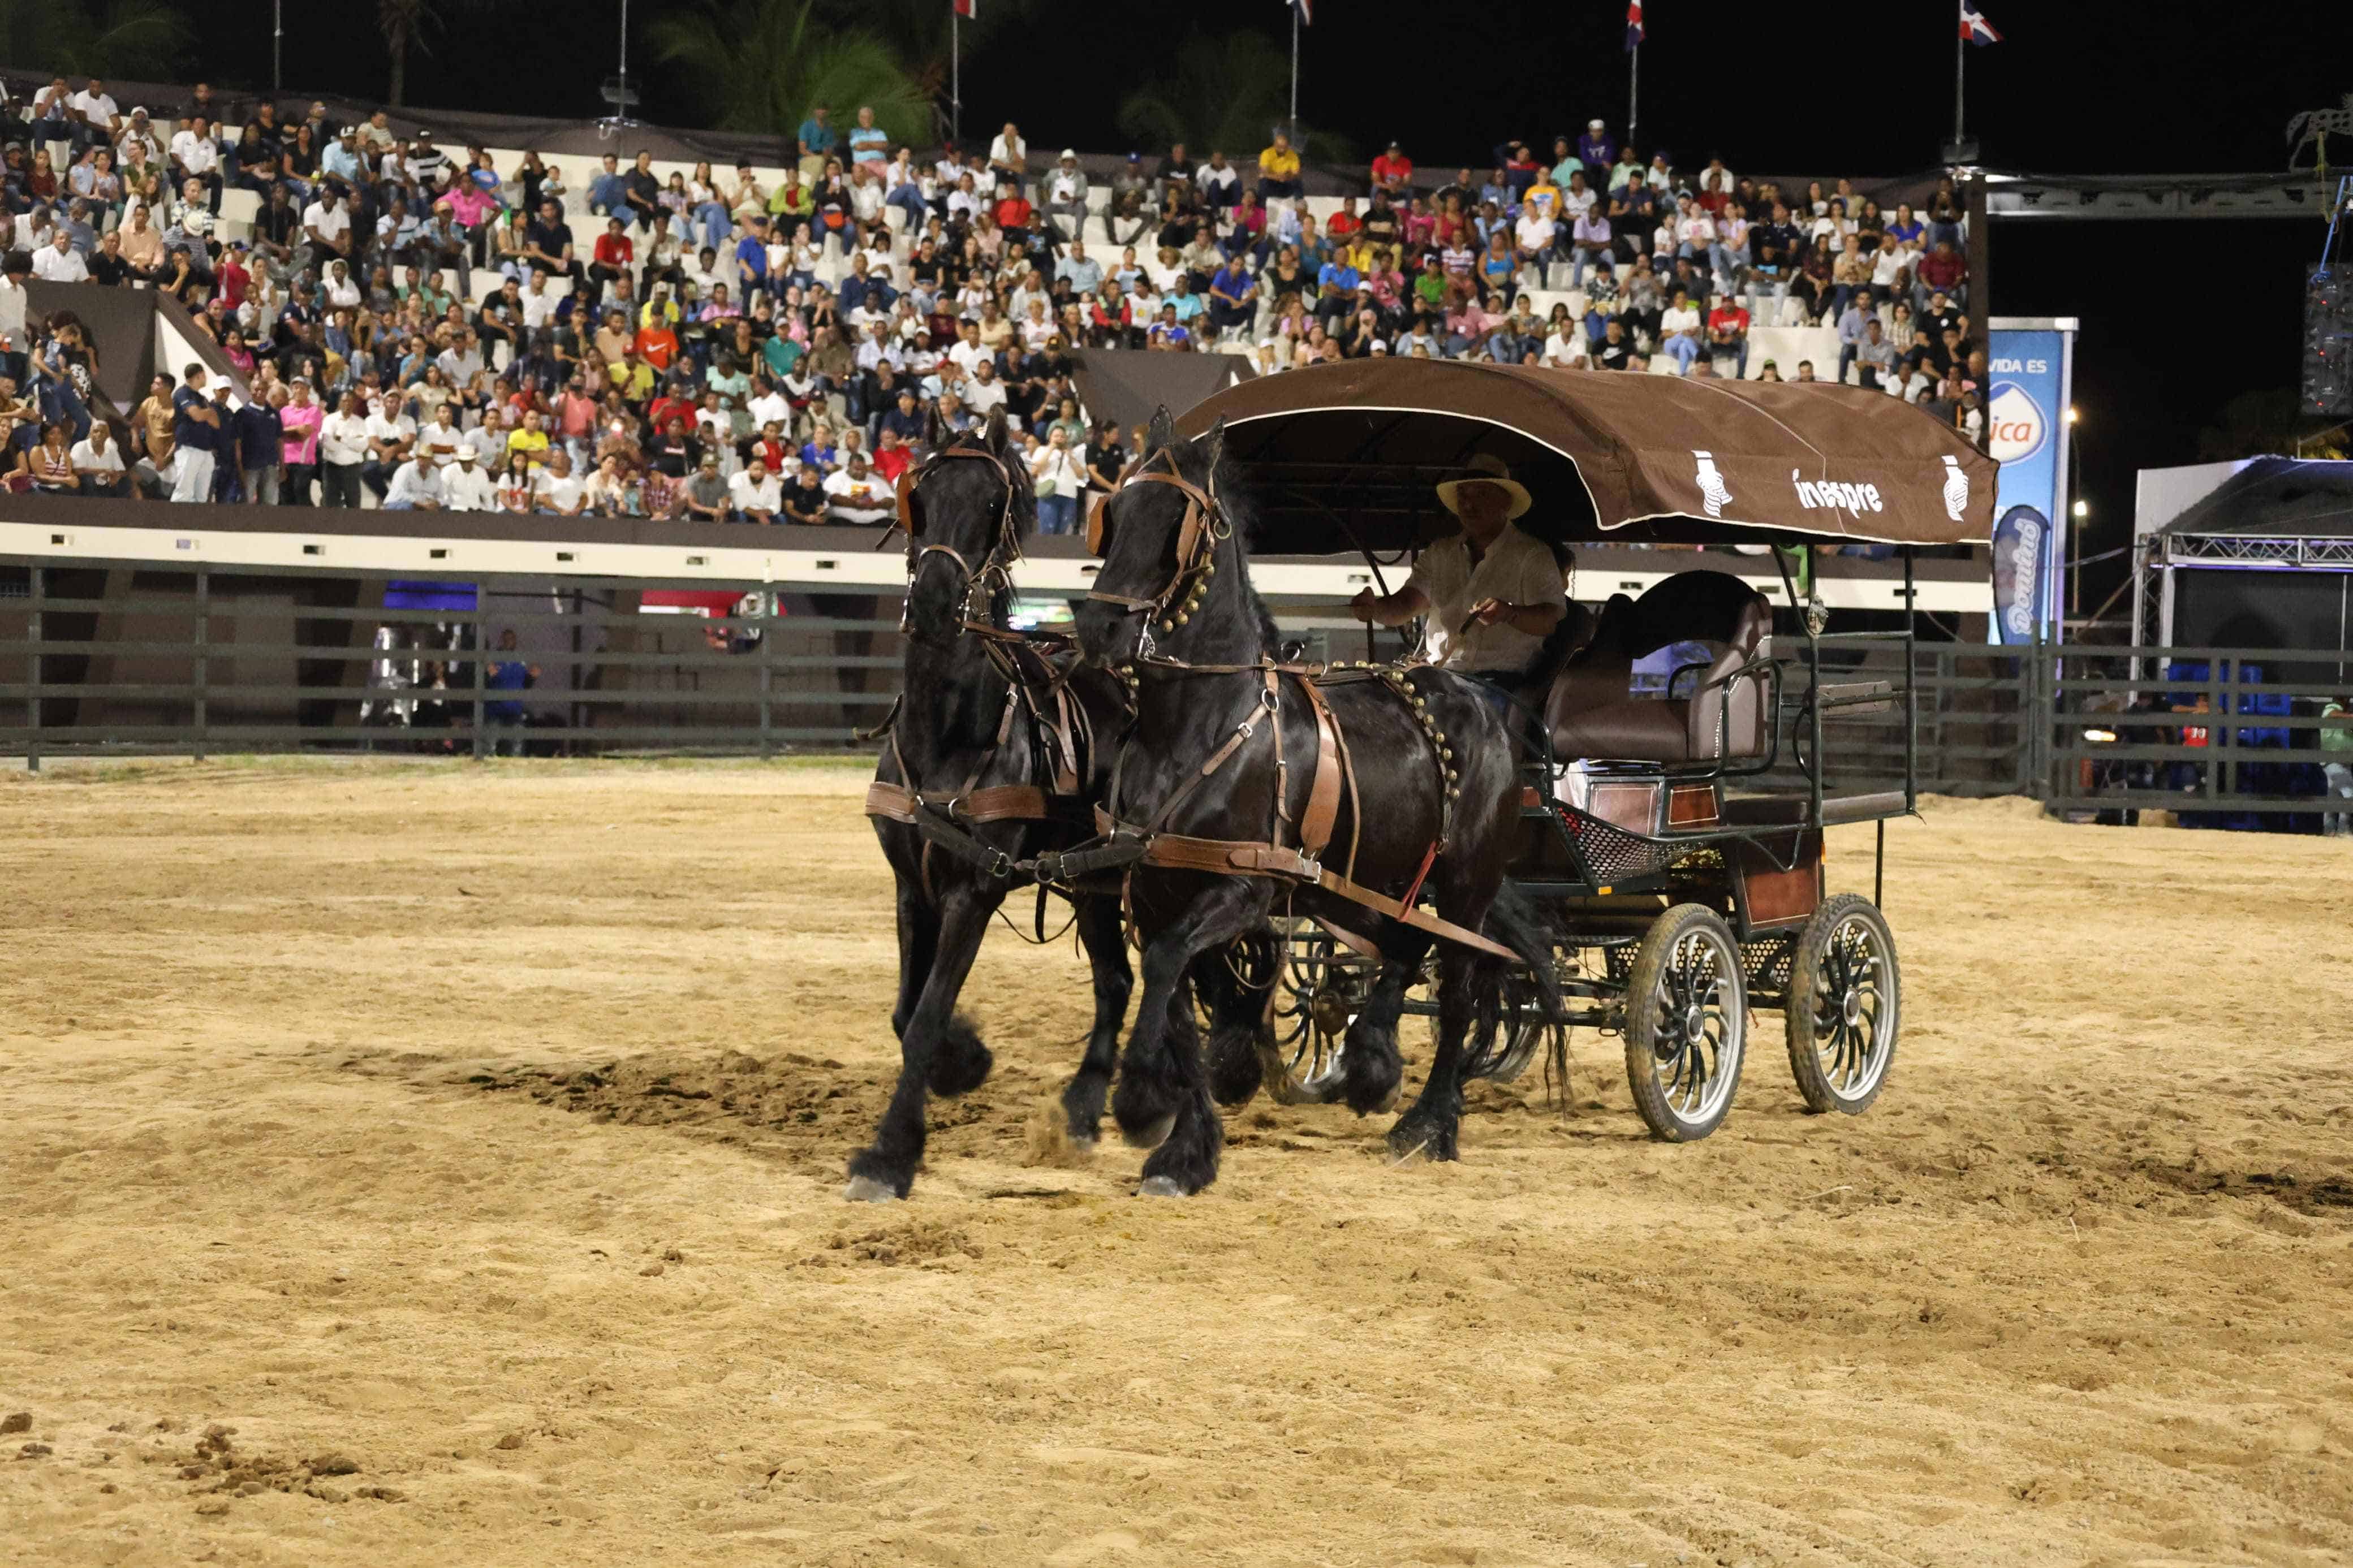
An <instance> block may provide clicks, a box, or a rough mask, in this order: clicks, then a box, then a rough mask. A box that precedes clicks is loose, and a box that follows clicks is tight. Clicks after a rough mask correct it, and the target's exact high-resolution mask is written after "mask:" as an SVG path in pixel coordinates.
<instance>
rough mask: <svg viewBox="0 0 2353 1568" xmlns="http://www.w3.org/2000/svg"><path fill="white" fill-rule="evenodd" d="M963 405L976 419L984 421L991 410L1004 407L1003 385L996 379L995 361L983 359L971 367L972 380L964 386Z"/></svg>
mask: <svg viewBox="0 0 2353 1568" xmlns="http://www.w3.org/2000/svg"><path fill="white" fill-rule="evenodd" d="M964 405H965V407H966V408H969V409H971V410H972V414H973V417H974V418H976V419H986V418H987V417H988V415H989V411H990V410H991V409H995V408H1002V407H1004V406H1005V384H1004V383H1003V382H1001V381H999V380H997V362H996V361H995V360H988V359H985V360H982V361H981V362H980V363H977V364H976V365H974V366H973V367H972V379H971V380H970V381H968V382H966V383H965V386H964Z"/></svg>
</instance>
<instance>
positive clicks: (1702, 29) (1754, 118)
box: [199, 0, 2353, 608]
mask: <svg viewBox="0 0 2353 1568" xmlns="http://www.w3.org/2000/svg"><path fill="white" fill-rule="evenodd" d="M511 3H512V0H485V3H482V4H480V5H477V7H476V8H473V9H469V8H468V5H467V4H466V0H448V10H449V13H450V16H451V19H452V20H451V26H450V27H449V30H448V34H447V36H445V37H444V38H443V39H442V41H441V42H440V43H438V45H437V46H436V47H435V52H434V53H433V54H432V55H430V56H426V57H421V58H412V60H411V62H410V67H409V83H410V91H409V99H410V101H411V103H412V104H415V105H418V106H431V105H442V106H448V107H464V108H470V109H477V110H507V111H511V112H515V113H525V114H579V115H581V116H582V117H583V118H593V117H594V116H595V115H596V114H597V113H599V112H601V108H600V106H599V104H598V102H597V100H596V88H597V85H598V83H599V82H601V81H602V80H603V79H604V78H605V77H607V75H609V74H610V73H611V71H612V68H613V50H614V46H615V43H616V41H617V37H618V30H619V16H620V8H619V5H618V3H617V0H584V3H582V4H578V5H573V6H570V7H567V10H566V17H567V25H565V26H550V25H547V24H546V22H545V19H544V15H543V13H538V12H537V11H536V10H535V8H534V12H533V16H534V18H535V19H534V20H533V22H532V23H531V24H530V25H529V26H524V27H522V28H521V29H520V30H519V29H518V28H516V27H515V26H511V25H509V24H510V23H511V22H512V19H513V18H512V16H509V15H506V14H505V13H504V11H503V10H502V7H505V6H507V5H511ZM947 3H948V0H939V4H940V5H943V6H944V5H947ZM980 4H981V5H984V6H991V7H994V6H1000V5H1001V6H1006V7H1008V9H1015V8H1018V9H1019V19H1018V21H1000V22H999V24H998V25H997V26H996V27H995V28H994V29H993V30H992V31H991V33H990V35H989V36H988V37H987V40H986V41H985V42H984V43H983V44H982V45H981V46H980V47H977V48H976V49H975V50H972V51H968V52H967V54H966V57H965V61H964V86H965V127H966V129H967V131H971V130H973V129H976V128H978V127H986V126H991V125H994V124H997V123H1000V122H1001V121H1004V120H1006V119H1008V118H1009V119H1014V120H1017V121H1019V122H1020V124H1021V126H1022V129H1023V132H1024V133H1025V134H1026V135H1027V136H1028V137H1029V140H1030V142H1031V144H1032V145H1033V146H1037V145H1043V146H1055V145H1060V144H1063V143H1070V144H1074V145H1077V146H1079V147H1082V148H1086V149H1090V150H1095V151H1115V150H1120V148H1119V142H1120V140H1121V139H1120V138H1119V136H1118V134H1117V132H1115V131H1114V130H1113V116H1114V113H1115V111H1116V110H1117V108H1118V104H1119V101H1120V100H1121V98H1122V97H1123V96H1124V94H1125V93H1126V92H1127V91H1128V90H1130V89H1131V88H1132V87H1133V86H1134V84H1135V83H1136V82H1137V81H1138V80H1139V79H1143V78H1144V76H1145V74H1146V73H1147V72H1148V71H1149V69H1150V67H1151V62H1152V58H1153V52H1152V51H1151V50H1150V49H1149V48H1147V47H1139V44H1138V41H1137V38H1136V37H1134V36H1129V35H1128V34H1127V33H1126V32H1125V28H1126V26H1128V18H1129V17H1130V16H1131V15H1133V14H1134V13H1132V12H1131V10H1130V8H1127V7H1118V8H1108V7H1104V6H1100V5H1072V4H1069V3H1067V0H1028V3H1027V4H1026V5H1024V4H1023V0H980ZM1980 8H1981V9H1982V10H1983V11H1984V12H1985V15H1986V16H1987V17H1988V18H1989V20H1990V21H1991V22H1992V24H1993V25H1994V26H1996V27H1997V28H1999V29H2000V30H2001V31H2002V33H2003V34H2004V35H2005V40H2004V41H2003V42H2002V43H2000V44H1998V45H1994V46H1991V47H1985V48H1974V49H1971V50H1970V51H1969V58H1968V72H1969V76H1968V105H1969V125H1970V130H1971V132H1973V133H1974V134H1976V135H1977V136H1978V138H1979V139H1980V141H1981V142H1982V144H1983V156H1984V159H1985V161H1986V162H1987V163H1989V164H1990V165H1992V166H1995V167H1999V168H2011V169H2024V170H2037V171H2044V172H2076V173H2118V174H2122V173H2147V174H2154V173H2185V172H2193V171H2201V172H2239V171H2270V170H2278V169H2282V168H2284V165H2285V157H2286V143H2285V141H2284V135H2283V132H2284V127H2285V125H2286V122H2287V120H2288V118H2289V116H2290V115H2292V114H2295V113H2296V112H2298V111H2300V110H2307V109H2318V108H2323V107H2326V106H2328V105H2331V104H2334V103H2335V102H2336V101H2337V99H2338V97H2339V96H2340V95H2341V94H2343V93H2344V92H2346V91H2347V90H2348V89H2353V75H2348V69H2353V67H2348V60H2353V5H2345V4H2342V0H2304V3H2297V4H2286V3H2279V0H2239V3H2237V4H2233V5H2231V6H2230V7H2229V9H2228V12H2227V14H2224V13H2222V12H2221V11H2218V10H2217V9H2216V8H2214V7H2211V6H2205V5H2147V4H2137V5H2128V4H2125V3H2123V0H2068V3H2067V4H2063V5H2060V4H2052V0H2032V3H2031V4H2030V3H2029V0H1980ZM655 11H656V7H655V6H654V5H648V4H645V3H643V0H640V4H639V5H638V6H637V7H636V8H635V10H634V12H633V14H632V16H631V21H632V23H633V25H634V24H637V23H639V22H641V21H642V20H643V19H646V18H649V17H650V16H652V15H653V14H654V13H655ZM1315 11H1316V16H1317V20H1316V22H1315V24H1314V26H1311V27H1309V28H1307V29H1306V31H1305V35H1304V47H1303V59H1302V70H1301V101H1300V107H1301V116H1302V118H1303V120H1305V121H1309V122H1310V123H1312V124H1314V125H1317V126H1319V127H1320V128H1323V129H1325V130H1328V131H1331V132H1336V133H1338V134H1340V135H1342V136H1345V137H1347V138H1349V139H1350V140H1351V141H1353V142H1356V144H1357V145H1359V146H1360V147H1362V148H1364V149H1366V152H1367V154H1368V155H1369V152H1370V151H1371V150H1373V149H1375V148H1377V147H1378V146H1380V145H1381V144H1383V143H1385V142H1387V141H1388V138H1389V137H1391V136H1393V135H1394V136H1397V137H1398V138H1399V139H1401V140H1402V141H1404V142H1406V144H1407V146H1408V149H1409V152H1410V153H1412V155H1413V156H1414V158H1415V160H1416V161H1417V163H1420V164H1422V165H1423V166H1424V167H1431V166H1437V165H1446V166H1449V167H1451V166H1453V165H1457V164H1461V163H1482V162H1484V161H1486V160H1487V159H1488V157H1489V151H1488V150H1489V149H1490V148H1491V147H1492V146H1493V144H1494V143H1496V142H1501V141H1504V140H1505V139H1507V138H1512V137H1519V138H1524V139H1526V140H1528V141H1530V142H1540V144H1548V143H1549V141H1550V138H1551V137H1552V136H1553V135H1554V134H1555V133H1556V132H1560V131H1563V130H1567V129H1570V128H1573V127H1577V126H1581V125H1582V124H1583V122H1584V121H1586V120H1587V119H1588V118H1590V117H1591V116H1592V115H1595V114H1599V115H1602V116H1604V117H1605V118H1607V119H1608V120H1609V122H1610V125H1611V128H1612V129H1613V130H1614V131H1619V132H1621V133H1622V131H1623V127H1624V121H1625V109H1626V55H1625V52H1624V47H1623V40H1624V34H1625V22H1624V16H1625V8H1624V5H1623V0H1573V3H1572V4H1568V5H1554V6H1546V7H1544V8H1542V10H1540V11H1539V10H1537V9H1535V8H1533V7H1531V8H1525V9H1523V8H1518V7H1489V8H1484V9H1472V10H1466V11H1460V12H1452V11H1446V10H1442V9H1441V10H1438V11H1433V10H1431V9H1430V7H1428V6H1426V5H1399V4H1394V3H1386V0H1385V3H1352V0H1322V3H1321V4H1318V5H1316V7H1315ZM371 13H372V8H370V13H362V14H361V15H366V14H371ZM1645 14H1646V20H1647V22H1648V25H1649V42H1648V43H1647V44H1646V45H1645V46H1644V47H1643V50H1642V136H1643V140H1644V142H1646V143H1656V144H1663V145H1664V146H1665V147H1666V148H1667V149H1668V150H1669V152H1670V153H1672V154H1673V156H1674V161H1675V163H1676V164H1677V165H1678V166H1679V167H1690V168H1694V169H1696V168H1698V167H1699V166H1701V165H1702V164H1704V163H1705V162H1706V161H1707V159H1708V157H1709V156H1710V155H1712V154H1716V153H1721V154H1722V155H1723V157H1724V158H1725V162H1726V163H1729V164H1730V165H1731V166H1732V167H1733V169H1734V170H1735V171H1736V172H1738V173H1742V174H1752V173H1753V174H1787V175H1796V176H1799V177H1811V176H1823V177H1835V176H1837V175H1839V174H1855V175H1871V174H1900V173H1905V172H1908V171H1915V170H1923V169H1927V168H1930V167H1932V166H1933V165H1934V164H1935V163H1936V161H1937V158H1938V149H1939V147H1940V145H1941V144H1942V142H1944V140H1945V139H1946V138H1947V136H1948V135H1949V133H1950V132H1951V129H1952V105H1953V52H1954V42H1955V32H1956V26H1957V24H1956V8H1955V5H1953V4H1952V3H1951V0H1898V3H1897V4H1894V5H1871V6H1864V7H1847V6H1837V5H1822V6H1811V7H1809V6H1772V7H1758V6H1756V5H1727V4H1712V3H1701V0H1648V3H1647V4H1646V5H1645ZM1169 15H1171V16H1176V17H1183V18H1185V19H1186V21H1185V22H1184V23H1178V24H1173V25H1172V24H1167V23H1164V24H1162V27H1163V29H1164V30H1163V32H1162V33H1161V34H1160V35H1159V36H1160V37H1162V38H1164V39H1165V41H1166V43H1167V44H1168V45H1169V46H1171V47H1173V45H1174V43H1175V42H1176V38H1177V37H1179V35H1180V33H1181V27H1182V26H1186V25H1196V26H1204V27H1212V28H1218V27H1226V28H1249V29H1255V30H1258V31H1260V32H1262V33H1263V34H1264V35H1265V36H1266V37H1267V40H1268V44H1269V47H1271V48H1274V49H1277V50H1282V49H1285V48H1287V47H1288V38H1289V23H1288V19H1287V18H1288V12H1287V11H1286V10H1285V9H1284V7H1283V6H1282V5H1280V4H1279V3H1277V0H1250V3H1248V4H1240V3H1235V0H1196V3H1195V4H1192V5H1185V6H1181V7H1176V8H1174V9H1173V10H1172V11H1171V12H1170V13H1169ZM353 19H354V18H353V16H352V15H350V14H346V13H338V12H335V11H333V10H332V9H330V10H326V11H322V10H320V9H318V8H316V7H295V6H288V7H287V8H286V28H287V37H286V81H287V84H288V87H289V88H290V89H294V90H301V89H315V90H330V91H335V92H342V93H348V94H351V95H353V96H355V97H364V96H372V95H375V94H378V93H380V92H382V90H383V87H384V82H385V53H384V49H383V47H382V45H381V44H380V43H379V42H377V41H376V40H375V38H374V37H373V35H372V34H371V33H370V32H369V30H368V29H367V28H366V26H365V25H364V23H362V25H361V26H356V27H355V26H353V25H352V24H353ZM1107 31H1113V32H1116V33H1117V34H1118V35H1119V36H1118V37H1117V38H1116V41H1115V43H1114V42H1113V40H1112V39H1111V38H1109V37H1107ZM1144 36H1145V37H1150V36H1151V35H1150V34H1149V33H1146V34H1145V35H1144ZM354 40H358V42H357V47H353V44H354ZM476 40H485V41H487V42H488V44H489V47H481V46H480V44H478V43H477V42H476ZM259 41H260V40H259V38H258V37H257V36H256V35H255V34H252V33H248V31H247V30H245V29H242V28H239V29H230V30H227V31H224V32H222V33H220V34H218V35H217V41H216V43H215V44H213V45H212V46H211V47H212V48H213V49H214V51H215V56H214V58H202V59H200V61H199V63H200V64H201V65H202V66H203V68H205V69H206V71H207V72H209V73H211V75H212V79H214V80H215V81H216V82H217V83H223V84H227V83H232V82H249V83H253V84H254V85H262V83H260V82H259V81H257V80H256V79H255V78H254V75H253V72H254V69H255V67H256V65H257V64H259V67H260V68H261V69H262V70H265V71H266V70H267V68H268V61H267V57H266V54H262V53H261V52H260V51H258V50H256V49H255V48H254V47H252V46H253V45H254V44H255V43H256V42H259ZM1107 44H1109V45H1110V46H1111V47H1106V46H1107ZM517 45H522V46H524V47H528V48H530V49H531V50H532V51H533V53H534V55H535V56H536V57H537V63H538V66H539V67H540V68H534V69H532V70H528V71H517V70H516V69H515V68H514V61H513V59H512V52H511V51H512V47H514V46H517ZM1438 62H1447V63H1438ZM1453 62H1459V63H1453ZM639 63H640V64H641V65H642V63H643V58H642V57H640V60H639ZM1106 63H1108V65H1109V67H1110V68H1109V69H1105V68H1104V66H1105V65H1106ZM647 88H648V90H647V96H646V103H645V107H644V109H643V110H642V111H641V113H642V115H643V117H644V118H646V119H648V120H652V121H660V122H668V123H677V124H695V123H699V122H700V121H701V119H702V116H701V114H700V112H699V111H698V110H697V107H696V101H695V95H694V93H693V90H692V84H691V83H690V82H685V81H680V80H673V79H662V78H659V77H656V78H653V79H649V81H648V83H647ZM2337 148H2338V149H2339V151H2338V153H2337V157H2338V160H2339V161H2340V162H2346V161H2348V160H2353V143H2348V142H2343V141H2339V142H2337ZM1145 151H1146V152H1151V151H1155V149H1145ZM1235 151H1242V150H1235ZM1248 151H1254V149H1253V150H1248ZM1238 161H1239V160H1238ZM2320 243H2321V231H2320V229H2319V227H2318V226H2317V225H2316V224H2314V223H2310V222H2276V223H2274V222H2232V223H2223V222H2205V223H2195V222H2191V223H2181V222H2176V223H2148V224H2126V223H2063V222H2057V221H2049V220H2024V221H2012V222H2009V223H1998V224H1997V225H1995V226H1994V230H1993V247H1994V248H1993V296H1992V306H1993V310H1995V311H1996V312H1997V313H1999V314H2001V315H2021V316H2042V315H2073V316H2077V317H2080V318H2082V321H2083V326H2084V331H2083V334H2082V336H2081V337H2080V339H2079V340H2078V342H2077V358H2076V365H2077V386H2076V401H2077V405H2078V406H2079V407H2080V408H2081V409H2082V411H2083V419H2084V423H2083V424H2082V426H2080V430H2079V436H2080V447H2079V450H2080V454H2081V465H2082V467H2081V471H2082V474H2083V479H2084V494H2085V496H2086V498H2087V499H2088V500H2089V501H2090V503H2091V506H2092V509H2093V514H2094V516H2093V523H2092V531H2091V533H2090V534H2089V536H2088V539H2087V542H2086V544H2085V546H2084V548H2085V549H2086V550H2087V551H2096V550H2099V549H2104V548H2106V547H2107V546H2109V545H2111V544H2115V543H2120V542H2123V540H2124V538H2125V533H2124V530H2125V529H2126V519H2127V518H2128V517H2129V515H2130V509H2131V504H2132V488H2133V473H2134V470H2136V469H2137V468H2143V467H2158V466H2162V465H2166V464H2169V463H2184V462H2194V461H2196V460H2198V452H2197V438H2198V434H2199V432H2200V429H2201V428H2203V427H2205V426H2208V425H2210V424H2211V423H2213V421H2214V419H2215V417H2216V416H2217V414H2218V413H2219V411H2220V409H2221V406H2222V405H2223V404H2225V403H2226V402H2228V401H2229V400H2230V399H2231V398H2232V397H2234V396H2237V395H2240V394H2242V393H2245V392H2249V391H2253V390H2258V389H2263V388H2272V387H2287V386H2292V385H2293V384H2294V383H2295V376H2296V366H2297V350H2296V338H2297V334H2298V331H2299V324H2300V321H2301V310H2302V301H2301V288H2302V281H2301V279H2302V269H2303V268H2306V267H2308V266H2309V265H2310V264H2311V262H2312V261H2314V260H2315V259H2316V258H2317V257H2318V254H2319V248H2320ZM2192 279H2194V281H2193V280H2192ZM2102 576H2103V577H2105V574H2102ZM2086 607H2087V608H2088V607H2089V606H2088V605H2087V606H2086Z"/></svg>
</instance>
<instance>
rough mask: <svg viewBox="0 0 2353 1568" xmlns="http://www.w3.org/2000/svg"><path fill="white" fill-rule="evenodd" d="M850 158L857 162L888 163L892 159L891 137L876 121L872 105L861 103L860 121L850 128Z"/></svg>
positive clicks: (851, 160) (859, 110)
mask: <svg viewBox="0 0 2353 1568" xmlns="http://www.w3.org/2000/svg"><path fill="white" fill-rule="evenodd" d="M849 158H850V162H852V163H874V164H881V163H889V162H890V161H891V138H890V137H889V136H888V135H887V134H885V133H884V132H883V130H882V128H881V126H879V125H877V124H875V123H874V110H873V109H872V107H871V106H870V105H867V104H860V105H859V108H858V123H857V124H855V125H853V126H851V127H850V128H849Z"/></svg>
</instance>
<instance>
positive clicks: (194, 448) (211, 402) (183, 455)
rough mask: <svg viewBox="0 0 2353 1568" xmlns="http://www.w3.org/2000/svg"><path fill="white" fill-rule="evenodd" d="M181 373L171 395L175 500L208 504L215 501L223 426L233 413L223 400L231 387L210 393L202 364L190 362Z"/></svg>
mask: <svg viewBox="0 0 2353 1568" xmlns="http://www.w3.org/2000/svg"><path fill="white" fill-rule="evenodd" d="M181 374H182V376H183V377H184V378H185V379H184V380H183V381H182V382H181V384H180V389H179V390H178V391H177V392H174V393H173V394H172V450H173V458H174V462H175V463H176V465H177V467H176V468H174V477H173V480H172V499H173V500H175V501H195V502H203V501H209V500H212V499H213V463H214V455H215V454H216V452H218V451H219V450H220V446H221V441H222V437H223V436H224V434H225V432H224V431H223V430H222V428H221V426H222V424H223V423H224V421H225V420H226V418H227V416H228V414H229V412H230V410H229V408H228V405H227V404H226V403H225V402H223V401H221V399H222V398H223V396H224V395H226V394H227V390H228V386H227V383H223V384H221V385H220V387H218V388H217V389H216V390H215V391H214V392H212V393H210V394H207V393H206V391H205V367H204V364H203V363H202V362H201V361H196V360H191V361H189V362H188V364H187V366H186V368H185V370H183V371H182V372H181Z"/></svg>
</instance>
